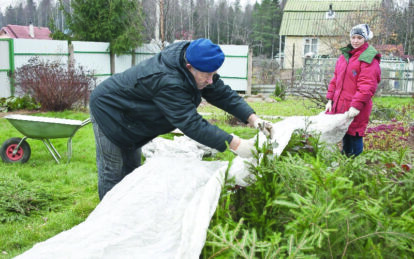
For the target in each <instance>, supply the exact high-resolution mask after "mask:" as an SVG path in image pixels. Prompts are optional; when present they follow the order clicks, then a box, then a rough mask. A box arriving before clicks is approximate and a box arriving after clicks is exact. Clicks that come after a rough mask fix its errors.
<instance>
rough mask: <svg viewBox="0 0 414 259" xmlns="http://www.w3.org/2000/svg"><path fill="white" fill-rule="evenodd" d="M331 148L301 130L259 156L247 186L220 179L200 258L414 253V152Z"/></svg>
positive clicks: (261, 150) (395, 255) (396, 255)
mask: <svg viewBox="0 0 414 259" xmlns="http://www.w3.org/2000/svg"><path fill="white" fill-rule="evenodd" d="M270 148H271V147H266V146H265V147H257V152H258V153H261V154H266V153H269V152H271V151H269V150H268V149H270ZM332 148H333V149H332ZM332 148H329V149H328V148H327V147H325V146H323V145H320V143H318V137H317V136H312V134H309V133H306V132H303V131H297V132H295V133H294V134H293V136H292V138H291V140H290V142H289V144H288V146H287V147H286V150H285V152H283V153H282V154H281V155H280V156H279V157H274V158H272V157H271V156H263V155H261V156H259V155H258V156H257V162H258V163H257V165H251V166H250V171H251V174H252V175H253V176H254V177H253V180H252V181H251V183H250V185H249V186H247V187H240V186H236V187H234V185H233V183H232V182H231V181H230V182H229V184H228V185H225V186H223V189H222V194H221V197H220V200H219V203H218V206H217V209H216V212H215V214H214V215H213V217H212V221H211V223H210V227H209V230H208V235H207V240H206V244H205V247H204V249H203V252H202V256H201V257H200V258H203V259H204V258H412V257H414V245H413V244H414V234H413V233H414V224H413V223H414V211H413V205H414V199H413V197H414V196H413V193H414V171H413V169H412V166H411V165H409V164H408V163H407V162H409V161H411V157H410V156H411V154H410V153H409V152H404V151H403V150H400V151H398V152H397V151H368V152H364V153H363V154H361V155H360V156H358V157H354V158H349V157H347V156H345V155H342V154H341V152H340V150H339V149H338V148H337V147H332ZM259 157H261V159H259Z"/></svg>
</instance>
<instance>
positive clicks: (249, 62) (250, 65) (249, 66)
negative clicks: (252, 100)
mask: <svg viewBox="0 0 414 259" xmlns="http://www.w3.org/2000/svg"><path fill="white" fill-rule="evenodd" d="M252 75H253V49H252V48H249V54H248V56H247V89H246V94H248V95H251V94H252Z"/></svg>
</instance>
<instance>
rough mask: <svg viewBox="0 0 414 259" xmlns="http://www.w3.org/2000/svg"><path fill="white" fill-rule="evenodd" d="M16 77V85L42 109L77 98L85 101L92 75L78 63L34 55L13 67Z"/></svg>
mask: <svg viewBox="0 0 414 259" xmlns="http://www.w3.org/2000/svg"><path fill="white" fill-rule="evenodd" d="M15 81H16V85H17V89H18V90H19V91H21V92H22V93H24V94H27V95H30V96H32V97H33V98H34V99H35V100H36V102H39V103H40V104H41V109H42V110H43V111H63V110H66V109H71V108H72V106H73V105H74V104H76V103H78V102H80V101H83V102H84V103H86V102H87V99H88V97H89V85H90V84H91V83H92V81H93V76H91V75H88V71H85V70H84V69H83V68H82V67H81V66H79V67H74V66H70V65H69V66H68V65H65V64H63V63H61V62H59V61H44V60H41V59H39V58H38V57H35V58H31V59H30V60H29V61H28V64H26V65H23V66H22V67H20V68H18V69H16V73H15Z"/></svg>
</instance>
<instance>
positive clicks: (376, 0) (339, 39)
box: [279, 0, 382, 69]
mask: <svg viewBox="0 0 414 259" xmlns="http://www.w3.org/2000/svg"><path fill="white" fill-rule="evenodd" d="M381 4H382V0H365V1H361V0H288V1H287V3H286V5H285V8H284V11H283V18H282V23H281V28H280V32H279V35H280V37H281V40H280V42H283V45H284V46H283V47H282V46H280V48H279V49H283V56H284V60H283V64H282V67H283V68H284V69H292V68H293V67H294V68H295V69H296V68H301V67H302V66H303V64H304V59H305V58H308V57H315V56H337V55H338V54H339V53H338V52H337V49H339V48H340V47H342V46H344V45H346V44H348V43H349V31H350V30H351V28H352V27H353V26H354V25H357V24H360V23H367V24H369V25H370V27H371V29H372V31H373V32H374V35H375V24H377V23H378V21H379V14H380V12H379V10H380V8H381ZM279 56H282V55H279Z"/></svg>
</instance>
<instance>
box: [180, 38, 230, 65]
mask: <svg viewBox="0 0 414 259" xmlns="http://www.w3.org/2000/svg"><path fill="white" fill-rule="evenodd" d="M185 58H186V59H187V61H188V63H190V65H192V66H193V67H195V68H196V69H197V70H199V71H201V72H208V73H210V72H214V71H216V70H217V69H219V68H220V67H221V65H222V64H223V62H224V53H223V51H222V50H221V49H220V47H219V46H218V45H216V44H214V43H213V42H211V40H209V39H203V38H201V39H198V40H195V41H192V42H191V43H190V45H189V46H188V47H187V50H186V53H185Z"/></svg>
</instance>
